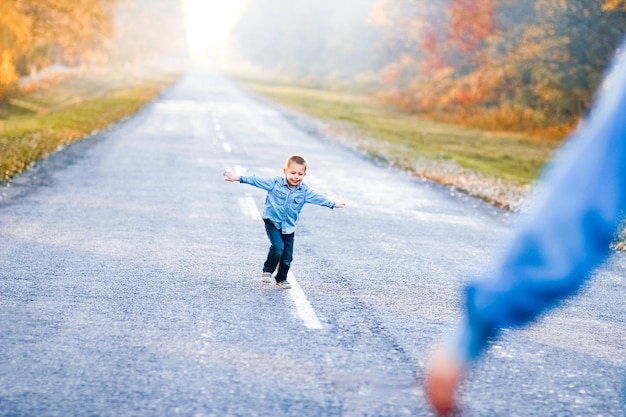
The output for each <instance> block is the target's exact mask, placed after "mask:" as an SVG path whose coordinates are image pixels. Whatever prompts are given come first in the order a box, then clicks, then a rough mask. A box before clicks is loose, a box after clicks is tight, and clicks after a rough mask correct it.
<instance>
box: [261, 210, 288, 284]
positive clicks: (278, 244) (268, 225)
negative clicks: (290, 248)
mask: <svg viewBox="0 0 626 417" xmlns="http://www.w3.org/2000/svg"><path fill="white" fill-rule="evenodd" d="M263 220H264V221H265V232H266V233H267V237H268V238H269V240H270V249H269V252H268V253H267V259H266V260H265V264H263V272H269V273H270V274H273V273H274V271H275V270H276V267H277V266H278V263H279V262H280V258H281V256H282V254H283V251H284V247H285V245H284V244H283V239H282V236H281V233H280V230H278V229H277V228H276V226H274V224H273V223H272V222H270V221H269V220H267V219H263Z"/></svg>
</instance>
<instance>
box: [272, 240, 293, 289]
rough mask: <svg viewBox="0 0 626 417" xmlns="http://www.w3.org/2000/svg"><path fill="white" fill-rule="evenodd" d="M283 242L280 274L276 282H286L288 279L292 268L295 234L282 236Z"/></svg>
mask: <svg viewBox="0 0 626 417" xmlns="http://www.w3.org/2000/svg"><path fill="white" fill-rule="evenodd" d="M282 241H283V247H284V249H283V254H282V256H281V257H280V263H279V265H278V272H277V273H276V282H281V281H285V280H286V279H287V273H288V272H289V267H290V266H291V261H292V259H293V241H294V233H291V234H288V235H282Z"/></svg>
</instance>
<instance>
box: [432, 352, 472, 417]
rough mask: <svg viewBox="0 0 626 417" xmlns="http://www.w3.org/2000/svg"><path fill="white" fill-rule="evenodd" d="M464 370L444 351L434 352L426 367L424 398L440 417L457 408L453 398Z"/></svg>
mask: <svg viewBox="0 0 626 417" xmlns="http://www.w3.org/2000/svg"><path fill="white" fill-rule="evenodd" d="M464 373H465V369H464V368H463V367H462V366H461V365H459V364H458V363H456V361H455V360H454V359H453V358H452V356H451V355H450V354H449V353H448V352H446V351H444V350H439V351H436V352H435V353H434V354H433V355H432V356H431V358H430V360H429V363H428V365H427V367H426V386H425V387H424V388H425V390H426V397H427V398H428V401H430V404H431V405H432V406H433V408H434V409H435V410H436V411H437V413H439V414H440V415H446V414H448V413H451V412H453V411H454V410H455V409H456V408H457V404H456V400H455V396H456V391H457V389H458V386H459V383H460V382H461V378H462V376H463V374H464Z"/></svg>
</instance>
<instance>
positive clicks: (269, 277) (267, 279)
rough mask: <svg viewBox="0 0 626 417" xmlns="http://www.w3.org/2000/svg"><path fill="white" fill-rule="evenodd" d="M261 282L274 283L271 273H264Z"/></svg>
mask: <svg viewBox="0 0 626 417" xmlns="http://www.w3.org/2000/svg"><path fill="white" fill-rule="evenodd" d="M261 282H267V283H270V282H272V274H271V273H269V272H263V275H261Z"/></svg>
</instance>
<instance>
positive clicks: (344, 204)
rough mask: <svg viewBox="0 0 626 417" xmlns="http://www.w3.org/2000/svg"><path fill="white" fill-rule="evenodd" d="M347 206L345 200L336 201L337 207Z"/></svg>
mask: <svg viewBox="0 0 626 417" xmlns="http://www.w3.org/2000/svg"><path fill="white" fill-rule="evenodd" d="M345 206H346V202H345V201H340V202H338V203H335V208H344V207H345Z"/></svg>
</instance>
